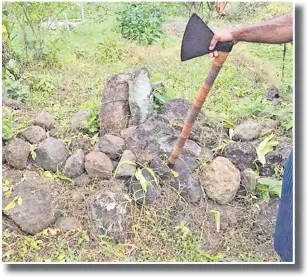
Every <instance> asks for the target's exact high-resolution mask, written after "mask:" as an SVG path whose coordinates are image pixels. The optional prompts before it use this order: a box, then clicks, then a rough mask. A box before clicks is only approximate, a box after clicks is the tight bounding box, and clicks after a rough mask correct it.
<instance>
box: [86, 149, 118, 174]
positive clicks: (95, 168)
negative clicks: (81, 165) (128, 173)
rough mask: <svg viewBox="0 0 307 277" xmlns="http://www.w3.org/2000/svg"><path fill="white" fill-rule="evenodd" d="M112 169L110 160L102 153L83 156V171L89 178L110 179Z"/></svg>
mask: <svg viewBox="0 0 307 277" xmlns="http://www.w3.org/2000/svg"><path fill="white" fill-rule="evenodd" d="M113 169H114V167H113V164H112V162H111V160H110V158H109V157H108V156H107V155H106V154H104V153H102V152H90V153H89V154H87V155H86V156H85V170H86V172H87V173H88V175H89V176H90V177H93V178H95V177H98V178H102V179H110V178H111V177H112V171H113Z"/></svg>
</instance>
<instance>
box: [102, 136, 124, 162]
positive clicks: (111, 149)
mask: <svg viewBox="0 0 307 277" xmlns="http://www.w3.org/2000/svg"><path fill="white" fill-rule="evenodd" d="M98 149H99V150H100V151H101V152H103V153H105V154H106V155H108V156H109V157H110V158H111V159H117V158H119V157H120V155H121V154H122V153H123V151H124V150H125V141H124V140H123V139H122V138H120V137H117V136H113V135H104V136H103V137H100V138H99V142H98Z"/></svg>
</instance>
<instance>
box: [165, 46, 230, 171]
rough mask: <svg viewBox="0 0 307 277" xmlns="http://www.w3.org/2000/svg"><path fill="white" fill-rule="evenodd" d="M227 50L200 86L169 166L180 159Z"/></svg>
mask: <svg viewBox="0 0 307 277" xmlns="http://www.w3.org/2000/svg"><path fill="white" fill-rule="evenodd" d="M228 54H229V53H227V52H219V55H218V56H217V57H216V58H215V59H214V62H213V64H212V66H211V69H210V71H209V75H208V76H207V78H206V79H205V81H204V82H203V83H202V85H201V86H200V88H199V90H198V93H197V97H196V99H195V101H194V103H193V106H192V109H191V110H190V112H189V115H188V118H187V119H186V122H185V124H184V126H183V128H182V131H181V134H180V136H179V138H178V140H177V142H176V144H175V147H174V149H173V151H172V153H171V155H170V157H169V159H168V166H169V167H170V168H172V167H173V166H174V164H175V163H176V160H177V159H178V157H179V155H180V153H181V151H182V149H183V146H184V144H185V142H186V140H187V139H188V138H189V136H190V133H191V131H192V127H193V124H194V122H195V120H196V118H197V116H198V114H199V112H200V110H201V108H202V106H203V104H204V102H205V101H206V98H207V96H208V94H209V92H210V89H211V87H212V85H213V83H214V80H215V79H216V77H217V75H218V74H219V71H220V69H221V67H222V66H223V64H224V62H225V60H226V58H227V56H228Z"/></svg>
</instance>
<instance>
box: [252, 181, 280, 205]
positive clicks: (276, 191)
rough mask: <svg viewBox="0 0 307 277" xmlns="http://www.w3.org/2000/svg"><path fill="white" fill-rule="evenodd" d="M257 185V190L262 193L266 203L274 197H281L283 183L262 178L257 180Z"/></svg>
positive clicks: (261, 195)
mask: <svg viewBox="0 0 307 277" xmlns="http://www.w3.org/2000/svg"><path fill="white" fill-rule="evenodd" d="M257 183H258V185H257V187H256V188H257V190H258V191H259V193H260V197H261V198H262V199H263V200H265V201H266V202H268V201H269V200H270V196H272V195H277V196H278V197H280V195H281V186H282V181H279V180H275V179H271V178H264V177H262V178H259V179H258V180H257Z"/></svg>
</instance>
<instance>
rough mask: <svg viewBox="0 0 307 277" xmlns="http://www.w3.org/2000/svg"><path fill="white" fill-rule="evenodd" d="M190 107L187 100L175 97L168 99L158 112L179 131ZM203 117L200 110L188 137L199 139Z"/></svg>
mask: <svg viewBox="0 0 307 277" xmlns="http://www.w3.org/2000/svg"><path fill="white" fill-rule="evenodd" d="M191 107H192V104H191V103H190V102H189V101H188V100H186V99H181V98H175V99H171V100H168V101H167V102H166V103H165V104H164V106H163V108H162V110H161V112H160V114H161V115H163V116H164V117H166V118H167V119H168V120H169V123H170V125H171V126H173V127H174V128H175V129H177V130H179V131H181V129H182V127H183V125H184V123H185V120H186V119H187V116H188V114H189V111H190V109H191ZM204 119H205V116H204V114H203V112H202V111H201V112H200V114H199V115H198V117H197V119H196V121H195V123H194V125H193V128H192V132H191V134H190V137H191V138H193V139H196V140H197V141H199V140H200V137H199V136H200V132H201V122H202V121H204Z"/></svg>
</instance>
